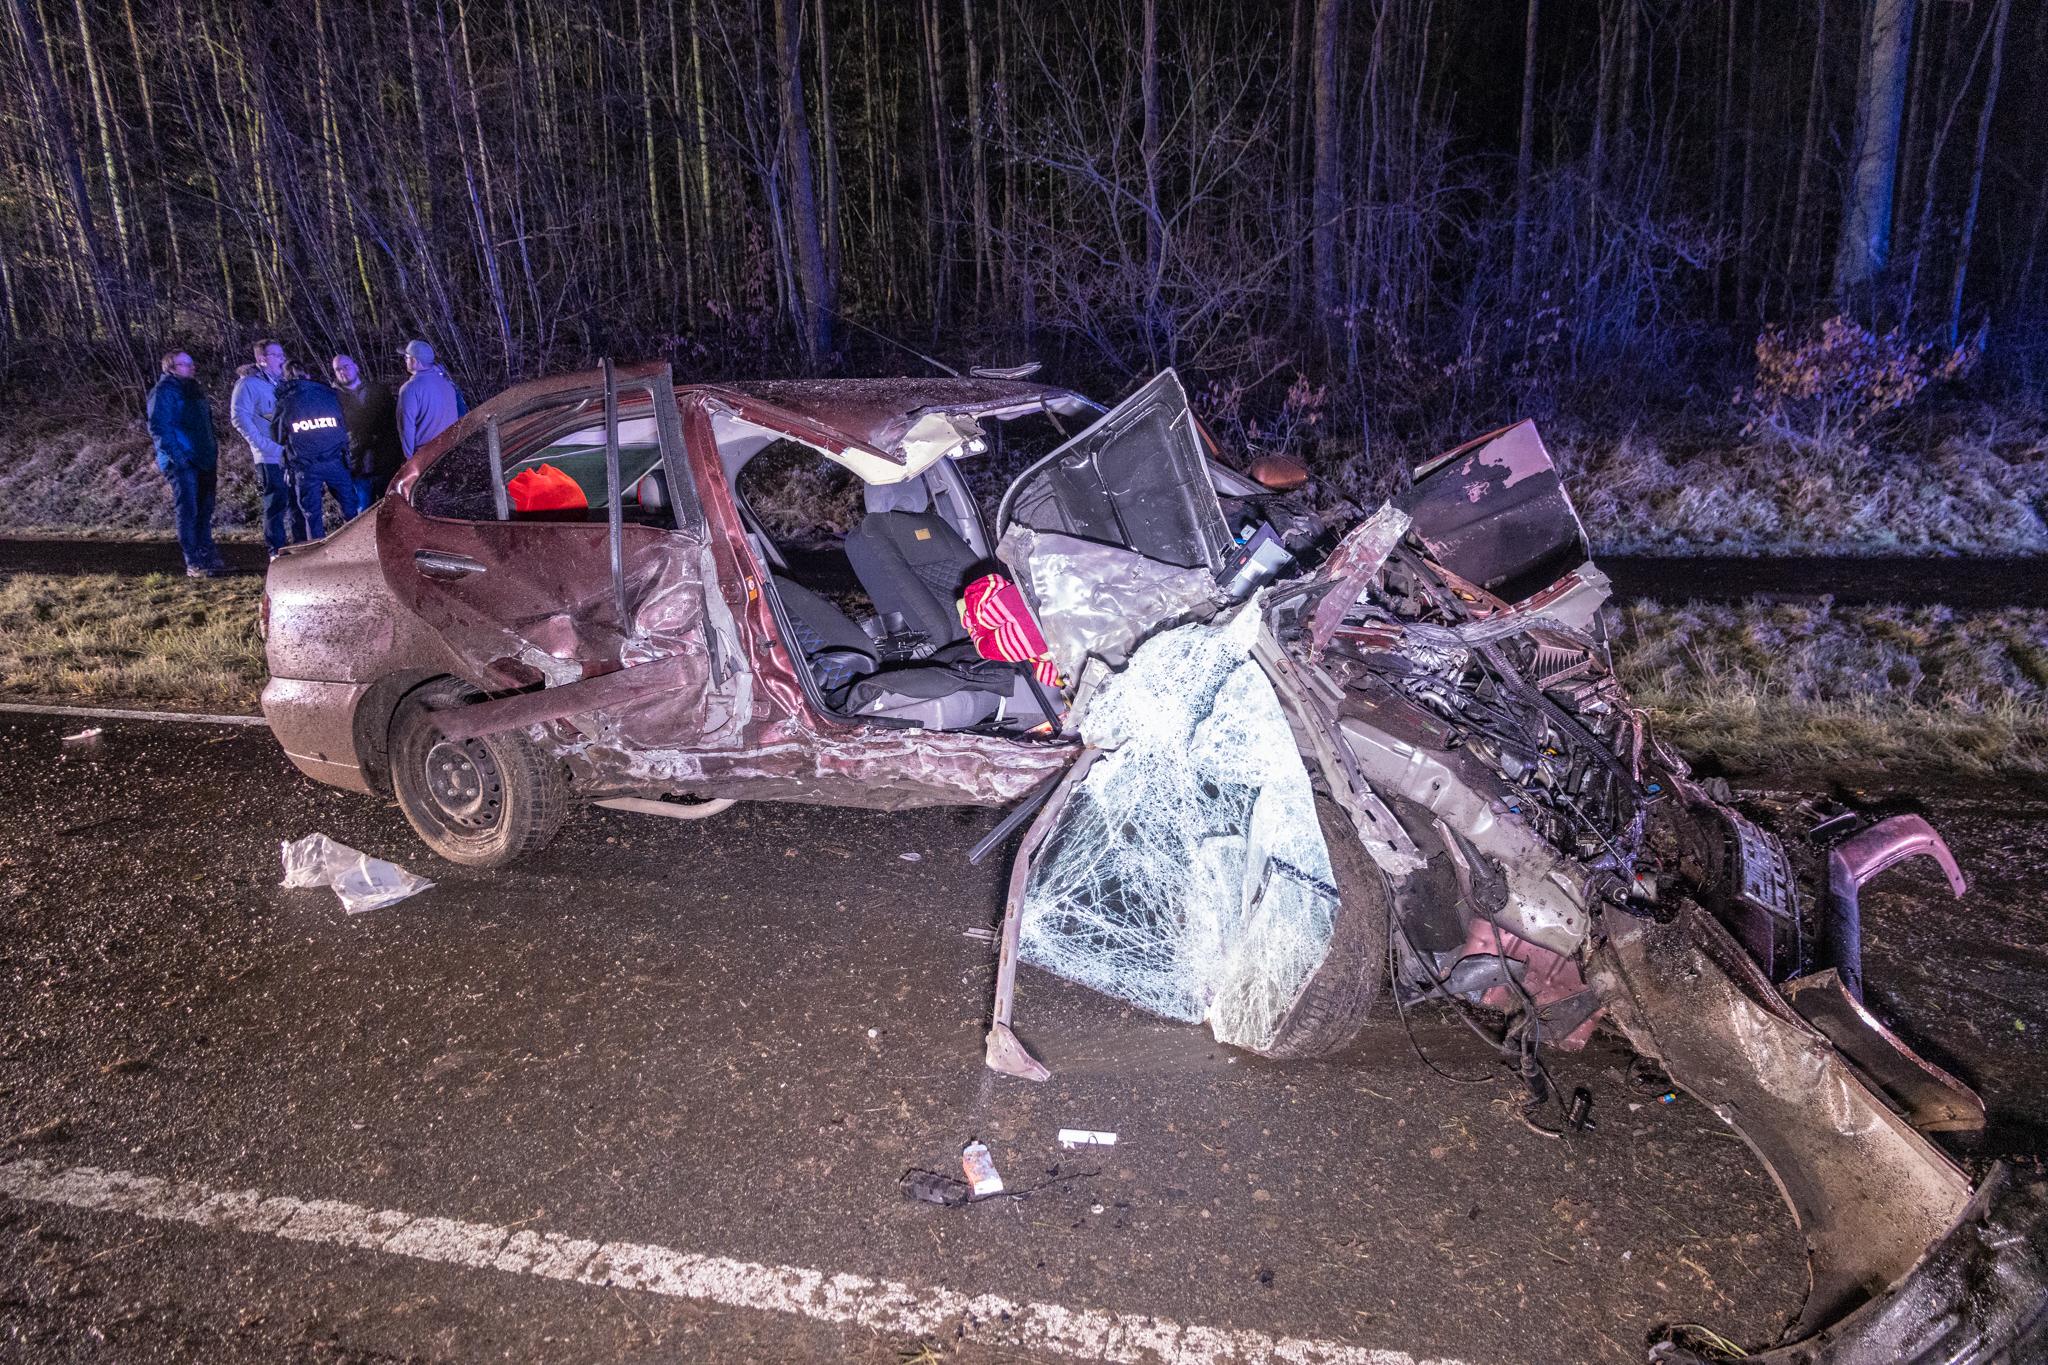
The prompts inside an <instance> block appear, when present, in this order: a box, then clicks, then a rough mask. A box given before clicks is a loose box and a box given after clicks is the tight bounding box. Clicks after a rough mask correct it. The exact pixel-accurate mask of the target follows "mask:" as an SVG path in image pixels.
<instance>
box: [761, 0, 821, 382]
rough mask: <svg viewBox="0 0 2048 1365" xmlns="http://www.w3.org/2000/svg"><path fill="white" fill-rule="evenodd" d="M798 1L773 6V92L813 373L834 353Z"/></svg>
mask: <svg viewBox="0 0 2048 1365" xmlns="http://www.w3.org/2000/svg"><path fill="white" fill-rule="evenodd" d="M802 24H803V10H802V8H801V0H775V68H776V87H777V90H778V92H779V97H780V100H781V105H782V142H783V157H784V162H785V164H786V165H787V166H788V167H789V212H790V228H791V231H792V233H793V234H794V236H795V237H796V263H797V283H798V287H799V288H800V290H801V291H802V295H803V309H804V329H803V332H804V334H803V337H802V342H803V349H804V360H805V363H806V367H807V368H809V369H810V370H812V371H816V370H817V369H818V367H819V366H820V365H822V364H824V362H825V360H826V358H827V357H829V356H830V355H831V353H832V314H833V311H834V303H835V300H834V299H833V297H832V281H831V278H830V276H829V274H828V273H827V272H826V269H825V238H824V235H823V233H822V232H821V230H820V228H819V224H818V192H817V186H816V182H815V181H814V180H813V178H812V176H813V172H812V169H811V125H810V119H809V117H808V115H807V113H806V111H805V108H804V68H803V60H802V53H801V51H800V43H801V39H802V37H803V33H802Z"/></svg>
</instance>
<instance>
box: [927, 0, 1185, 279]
mask: <svg viewBox="0 0 2048 1365" xmlns="http://www.w3.org/2000/svg"><path fill="white" fill-rule="evenodd" d="M1146 3H1147V4H1148V5H1149V4H1151V3H1152V0H1146ZM960 27H961V31H962V32H963V34H964V35H965V36H966V39H967V146H968V170H969V174H971V175H972V176H973V178H974V183H973V185H972V186H971V187H970V188H969V195H970V198H971V201H972V202H971V205H970V208H971V211H972V212H973V214H974V301H975V304H976V305H977V306H978V307H980V308H983V309H985V308H986V307H987V306H988V298H989V293H990V284H991V279H990V277H991V275H992V274H993V271H994V264H993V258H994V254H995V253H994V250H993V248H992V246H991V244H990V241H989V212H988V157H987V153H986V150H985V147H984V143H985V142H986V135H985V132H984V130H983V127H982V119H981V98H982V85H981V43H980V40H979V39H978V38H977V37H976V36H975V32H974V0H960Z"/></svg>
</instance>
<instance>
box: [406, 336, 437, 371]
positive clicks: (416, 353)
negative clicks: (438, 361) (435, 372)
mask: <svg viewBox="0 0 2048 1365" xmlns="http://www.w3.org/2000/svg"><path fill="white" fill-rule="evenodd" d="M399 354H401V355H403V356H405V357H407V358H408V359H411V360H417V361H419V363H420V364H422V365H431V364H433V363H434V348H433V347H431V346H429V345H427V343H426V342H424V341H408V342H406V343H405V349H404V350H403V351H401V352H399Z"/></svg>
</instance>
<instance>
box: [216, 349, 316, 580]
mask: <svg viewBox="0 0 2048 1365" xmlns="http://www.w3.org/2000/svg"><path fill="white" fill-rule="evenodd" d="M254 349H255V355H256V363H255V364H253V365H244V366H242V368H241V369H239V370H236V371H235V392H234V396H233V397H232V398H230V399H229V400H228V413H229V417H230V418H231V419H232V420H233V422H234V424H235V430H236V431H238V432H240V433H241V434H242V439H243V440H245V441H247V442H248V443H249V458H250V460H251V461H253V462H254V463H255V466H256V477H257V478H258V479H260V480H262V491H263V543H264V545H265V546H267V547H268V548H269V550H270V557H271V558H272V559H275V558H277V555H278V552H279V551H281V550H283V549H284V547H285V546H286V545H292V544H297V543H298V542H299V541H302V540H304V539H305V538H306V519H305V518H304V517H303V516H301V515H300V514H299V508H298V500H297V499H296V498H294V497H293V496H292V489H291V483H290V480H289V478H288V476H287V474H286V471H285V467H284V447H283V446H281V445H279V444H278V442H277V437H276V436H274V435H273V434H272V433H271V422H272V420H273V419H274V418H275V417H276V416H277V386H278V384H279V383H280V382H282V381H283V379H284V371H285V357H284V345H283V343H281V342H279V341H278V340H277V339H276V338H274V337H265V338H264V339H263V340H261V341H259V342H257V343H256V345H255V348H254Z"/></svg>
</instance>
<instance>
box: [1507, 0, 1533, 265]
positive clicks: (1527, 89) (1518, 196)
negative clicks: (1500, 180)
mask: <svg viewBox="0 0 2048 1365" xmlns="http://www.w3.org/2000/svg"><path fill="white" fill-rule="evenodd" d="M1528 6H1529V10H1528V15H1527V18H1526V21H1525V23H1524V25H1523V30H1522V132H1521V137H1520V139H1519V140H1518V142H1517V144H1516V147H1515V247H1514V255H1513V257H1512V258H1511V259H1510V261H1509V263H1508V291H1509V292H1510V293H1512V294H1515V295H1518V296H1519V295H1520V294H1521V292H1522V271H1523V270H1524V268H1526V267H1527V265H1528V262H1529V214H1530V213H1531V211H1532V208H1533V206H1532V205H1531V204H1530V203H1529V196H1530V194H1531V192H1532V191H1531V186H1530V182H1531V181H1532V180H1533V179H1534V177H1535V173H1536V0H1528Z"/></svg>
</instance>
